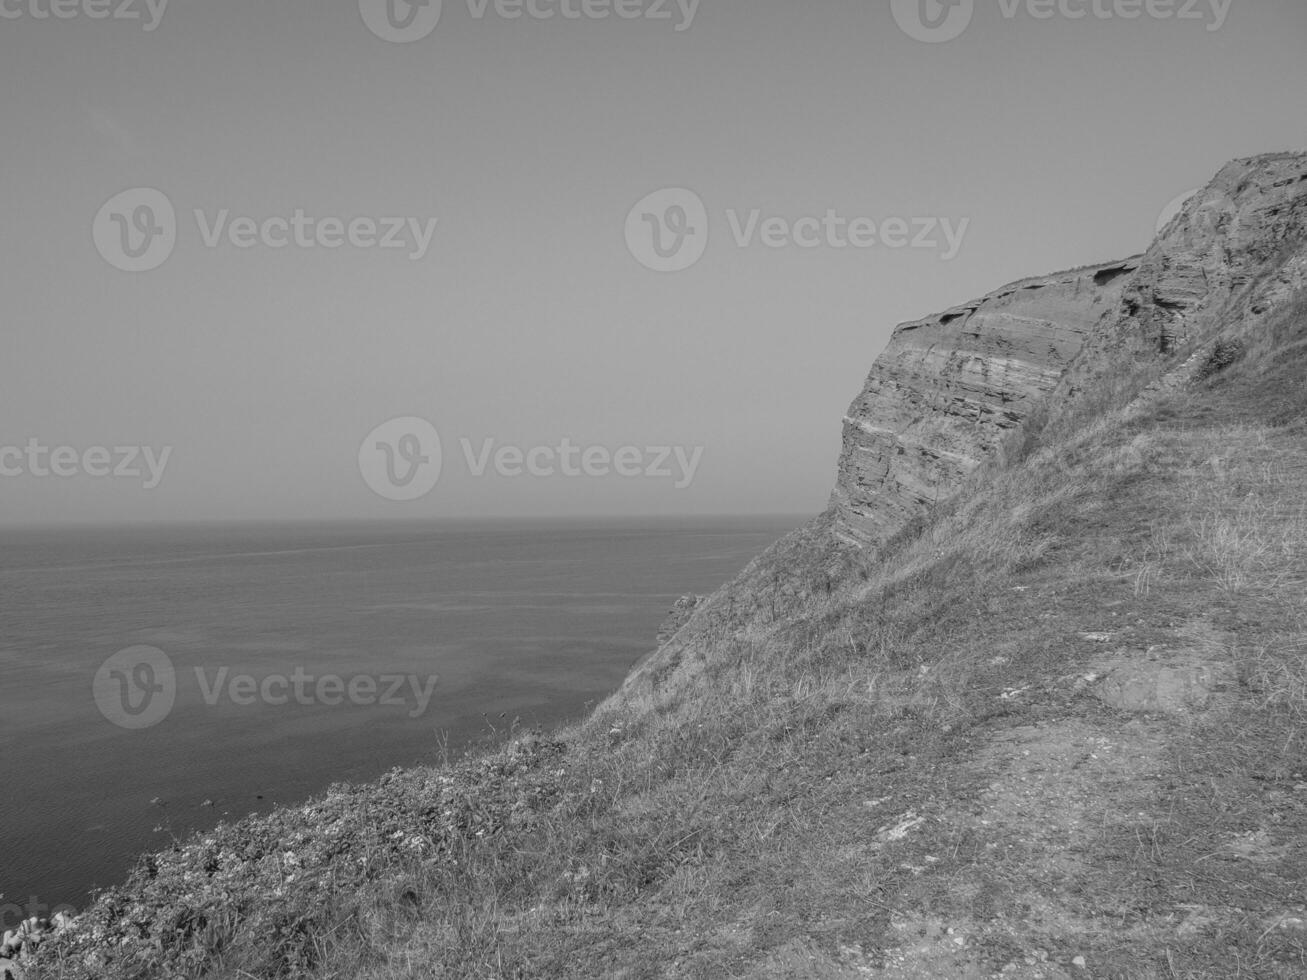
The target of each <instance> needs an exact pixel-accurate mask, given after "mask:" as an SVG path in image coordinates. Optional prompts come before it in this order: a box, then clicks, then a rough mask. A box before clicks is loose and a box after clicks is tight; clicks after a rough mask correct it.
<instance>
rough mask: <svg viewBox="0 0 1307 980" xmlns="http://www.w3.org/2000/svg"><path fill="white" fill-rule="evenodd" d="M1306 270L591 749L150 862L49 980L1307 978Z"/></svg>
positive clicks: (824, 572)
mask: <svg viewBox="0 0 1307 980" xmlns="http://www.w3.org/2000/svg"><path fill="white" fill-rule="evenodd" d="M1173 231H1174V229H1173ZM1300 246H1301V243H1300V242H1283V241H1282V242H1279V243H1278V244H1276V245H1275V248H1274V249H1272V250H1271V251H1270V252H1268V253H1267V254H1266V255H1264V256H1262V259H1261V261H1262V262H1263V265H1264V268H1263V269H1262V271H1261V272H1259V277H1258V278H1257V281H1256V282H1253V281H1251V280H1249V281H1243V282H1238V283H1235V284H1233V286H1232V287H1231V288H1230V289H1228V290H1227V291H1226V292H1225V294H1224V296H1223V298H1222V300H1221V302H1220V303H1219V304H1214V305H1205V304H1199V305H1200V306H1201V309H1202V314H1201V316H1196V317H1195V318H1193V319H1192V320H1188V321H1185V323H1184V327H1185V329H1184V330H1183V331H1180V330H1177V329H1175V326H1176V324H1177V323H1178V321H1175V320H1173V319H1171V320H1167V321H1166V323H1167V324H1168V326H1167V328H1166V330H1167V331H1169V332H1165V336H1166V338H1167V339H1166V342H1165V343H1161V342H1158V343H1150V344H1148V345H1145V347H1146V351H1145V352H1144V353H1141V348H1140V347H1139V346H1138V345H1124V344H1108V343H1105V344H1102V345H1100V348H1099V349H1098V350H1097V351H1096V352H1095V354H1094V357H1095V360H1094V362H1093V364H1092V365H1090V366H1089V367H1088V368H1086V369H1085V370H1082V371H1076V370H1072V371H1070V372H1068V374H1067V376H1066V378H1065V379H1064V382H1063V385H1064V388H1063V390H1062V391H1061V393H1060V394H1059V393H1058V392H1057V391H1055V392H1054V395H1052V396H1050V398H1049V400H1048V402H1047V403H1046V405H1045V407H1044V409H1043V410H1041V411H1039V412H1032V413H1031V414H1030V416H1029V418H1028V420H1027V423H1026V425H1025V426H1024V428H1022V429H1020V430H1018V431H1014V432H1012V433H1010V434H1009V437H1008V438H1007V439H1006V440H1005V441H1004V442H1003V443H1002V445H1001V446H999V447H997V449H996V450H995V451H994V453H993V454H992V455H991V456H990V457H989V458H988V459H987V461H985V462H983V463H982V464H981V465H979V466H978V467H977V468H975V469H974V470H973V471H972V472H971V473H970V474H969V475H968V476H967V477H966V481H965V482H964V483H962V484H961V485H960V487H959V488H958V492H957V493H955V494H954V495H953V496H952V497H951V498H950V499H948V500H947V501H945V502H943V503H941V504H939V505H937V506H936V507H934V508H933V509H932V510H930V511H929V512H927V513H925V514H923V515H921V516H920V517H919V518H918V519H916V520H914V521H912V522H910V523H908V524H906V525H905V526H904V527H903V528H901V529H900V530H899V531H898V533H897V534H895V535H894V536H893V537H892V538H890V539H889V540H887V541H886V542H884V543H883V544H882V545H881V546H880V547H879V548H878V550H877V551H875V552H874V553H873V552H871V551H869V550H864V549H861V548H857V547H851V546H847V545H843V544H841V543H840V541H841V536H840V535H839V533H838V531H839V529H838V528H837V527H836V526H835V524H836V521H837V520H838V517H837V515H835V514H834V513H832V514H828V515H825V516H823V517H822V518H819V519H817V520H815V521H814V522H813V523H812V524H811V525H809V526H808V527H807V528H805V529H803V530H802V531H801V532H799V533H796V534H794V535H791V536H790V537H788V538H787V539H785V540H784V541H782V542H780V543H778V544H777V545H776V546H775V547H773V548H772V549H771V550H770V551H769V552H768V553H767V554H765V555H763V556H762V557H761V558H759V559H758V560H757V561H756V562H754V563H753V564H752V565H751V566H750V567H749V568H748V569H747V570H746V571H745V573H744V574H743V575H742V576H741V577H740V578H739V579H738V580H736V581H735V582H733V583H731V584H730V585H728V586H726V587H725V588H723V589H722V590H721V591H720V592H718V593H717V594H716V595H714V596H712V597H710V598H709V599H707V600H706V601H705V602H703V603H702V604H701V605H700V606H699V607H698V608H697V609H696V610H695V612H694V614H693V616H691V617H690V619H689V621H688V622H687V623H686V624H685V625H684V626H683V627H682V628H681V629H680V630H679V631H678V632H677V633H676V634H675V635H674V636H673V637H672V638H671V639H670V640H669V641H668V643H667V644H665V645H664V647H663V648H662V649H661V650H660V651H659V652H658V654H656V655H655V656H653V657H651V658H649V659H648V660H647V661H646V662H645V663H644V664H643V665H642V666H641V668H640V669H639V670H638V671H637V672H636V673H635V674H634V675H633V676H632V678H631V679H630V681H629V682H628V683H627V685H626V686H625V687H624V688H623V689H622V690H621V691H620V692H618V693H617V694H616V695H615V696H614V697H613V698H612V699H610V700H609V701H608V702H607V703H605V704H604V705H602V706H601V707H600V709H599V710H598V711H597V712H596V713H595V714H594V715H593V716H592V717H591V718H590V719H589V720H588V721H587V722H586V723H585V724H583V725H580V726H578V727H576V728H574V729H571V730H568V731H564V732H560V733H556V734H553V735H551V736H548V737H542V736H540V735H528V736H525V737H521V738H518V739H517V740H515V741H514V743H513V744H512V745H511V746H509V747H508V748H506V749H505V750H503V751H501V752H498V753H494V754H491V755H488V756H485V757H482V758H475V759H467V760H462V761H460V762H457V763H455V764H453V765H451V766H448V767H445V768H440V769H431V770H423V771H406V772H396V773H394V774H392V775H391V776H389V777H387V778H386V779H384V780H382V781H381V782H379V783H378V784H376V785H371V786H365V787H352V788H351V787H340V788H338V789H336V790H334V791H332V792H331V793H330V794H328V796H326V797H325V798H323V799H322V800H319V801H315V802H314V803H312V804H310V805H308V806H305V807H302V808H297V809H294V810H287V811H282V812H279V813H277V814H273V815H271V816H268V817H258V818H251V819H250V820H247V821H244V822H242V823H240V824H236V825H229V826H224V827H220V828H218V829H217V830H215V831H213V832H211V833H209V834H206V835H203V836H202V837H199V838H196V839H194V840H192V841H188V842H185V843H184V844H182V845H179V846H178V847H177V848H176V849H174V850H173V851H172V852H169V853H165V854H160V855H156V856H153V857H151V858H149V859H146V860H145V861H143V862H142V865H141V867H140V868H139V869H138V871H137V872H136V873H135V875H134V876H133V878H132V880H131V881H130V882H128V883H127V884H126V885H125V886H123V887H122V888H120V889H115V890H114V891H112V892H110V893H108V894H106V895H104V896H103V897H102V898H101V900H100V901H99V902H98V903H97V905H96V906H95V907H94V908H92V909H91V910H90V911H88V912H87V913H86V914H84V915H83V916H82V917H80V919H79V920H78V921H77V923H76V924H75V925H73V926H71V927H69V928H67V929H65V930H63V931H62V932H60V933H59V934H58V935H57V936H55V937H54V938H51V939H48V940H47V941H46V942H45V943H44V945H43V946H42V947H41V949H40V955H39V962H38V964H37V965H35V966H34V967H33V968H32V969H31V975H32V976H39V977H42V978H45V977H49V978H55V977H59V978H64V977H67V978H74V977H77V978H81V977H91V976H94V977H101V976H106V977H155V976H167V977H195V978H200V977H212V978H219V977H221V978H236V977H272V976H306V977H314V978H320V980H327V978H342V980H343V978H370V980H383V978H386V980H394V978H416V977H483V978H492V977H493V978H510V977H513V978H515V977H555V976H556V977H596V978H597V977H627V978H655V977H689V978H705V980H707V978H713V980H716V978H721V977H777V978H782V977H785V978H791V977H799V978H814V980H815V978H854V977H879V976H883V977H909V978H923V980H925V978H930V980H939V978H954V977H959V978H971V977H986V976H991V975H1003V976H1011V977H1021V978H1036V977H1040V978H1049V980H1051V978H1080V977H1118V978H1132V980H1145V978H1159V980H1160V978H1165V980H1173V978H1187V980H1198V978H1210V980H1226V978H1231V977H1249V978H1253V977H1259V978H1260V977H1267V978H1290V977H1301V976H1304V975H1307V945H1305V944H1307V749H1305V748H1304V739H1307V660H1305V659H1304V657H1305V656H1307V605H1305V604H1304V600H1303V595H1304V588H1305V587H1307V498H1304V495H1303V487H1304V486H1305V485H1307V293H1304V292H1303V291H1302V290H1301V282H1302V266H1303V253H1302V250H1301V247H1300ZM1147 261H1148V260H1145V264H1147ZM1171 268H1173V266H1167V269H1171ZM1163 271H1164V272H1165V271H1166V270H1163ZM1163 278H1164V277H1163ZM1154 281H1160V280H1154ZM1250 290H1251V291H1250ZM1295 290H1296V291H1295ZM1162 299H1163V301H1164V303H1169V302H1171V300H1170V299H1167V298H1166V297H1165V296H1163V297H1162ZM1200 299H1201V298H1200ZM1129 301H1131V300H1130V299H1129V297H1128V296H1127V299H1126V300H1123V302H1129ZM1252 307H1256V309H1255V310H1254V309H1252ZM1198 308H1199V307H1198V306H1195V307H1194V309H1198ZM1140 309H1143V307H1142V305H1141V307H1140ZM1158 309H1161V310H1163V311H1164V312H1165V310H1166V309H1167V308H1166V307H1165V306H1162V307H1158ZM1141 315H1142V314H1141ZM1168 316H1169V314H1168Z"/></svg>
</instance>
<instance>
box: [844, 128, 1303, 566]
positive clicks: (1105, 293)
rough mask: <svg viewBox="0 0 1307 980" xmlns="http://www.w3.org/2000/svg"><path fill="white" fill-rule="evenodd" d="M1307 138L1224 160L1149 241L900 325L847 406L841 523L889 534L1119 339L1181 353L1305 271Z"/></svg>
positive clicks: (868, 539)
mask: <svg viewBox="0 0 1307 980" xmlns="http://www.w3.org/2000/svg"><path fill="white" fill-rule="evenodd" d="M1304 241H1307V153H1284V154H1271V155H1268V156H1263V157H1257V158H1255V159H1252V160H1242V161H1237V162H1235V163H1232V164H1230V165H1229V166H1227V167H1225V168H1224V169H1223V170H1222V171H1221V173H1220V174H1218V175H1217V177H1216V179H1215V180H1213V181H1212V183H1211V184H1209V185H1208V186H1207V187H1206V188H1205V189H1204V190H1203V191H1201V192H1200V193H1199V194H1197V195H1196V196H1195V197H1194V198H1193V199H1191V200H1190V201H1189V203H1188V205H1187V206H1186V207H1185V209H1184V211H1183V212H1182V213H1181V214H1180V215H1178V216H1177V217H1176V218H1175V219H1174V220H1173V221H1172V222H1171V223H1170V224H1169V225H1168V226H1167V228H1166V229H1164V230H1163V232H1162V234H1161V235H1160V236H1159V237H1158V239H1157V240H1156V241H1155V242H1154V243H1153V246H1152V247H1151V248H1150V249H1149V250H1148V252H1147V253H1145V254H1144V255H1143V256H1139V257H1135V258H1132V259H1127V260H1123V261H1120V262H1112V263H1107V264H1103V265H1096V266H1090V267H1087V268H1084V269H1077V270H1074V271H1071V272H1065V273H1058V274H1055V275H1050V276H1043V277H1040V278H1036V279H1027V280H1023V281H1021V282H1017V283H1013V284H1012V285H1009V286H1005V287H1003V288H1002V289H1000V290H997V291H996V292H993V293H990V294H989V295H988V296H985V297H983V298H981V299H978V300H975V301H973V302H970V303H965V304H963V305H961V306H957V307H954V308H953V309H950V310H947V311H945V312H944V313H942V314H939V315H937V316H933V317H928V318H926V319H924V320H918V321H915V322H912V323H905V324H903V325H902V326H900V327H899V328H898V329H897V330H896V331H895V332H894V335H893V338H892V339H891V341H890V343H889V346H888V347H887V348H886V350H885V352H884V353H883V354H882V355H881V356H880V358H878V359H877V361H876V363H875V364H874V365H873V367H872V370H871V374H870V376H869V377H868V379H867V383H866V385H865V387H864V388H863V390H862V393H861V394H860V395H859V396H858V398H857V399H856V400H855V401H854V402H853V404H852V406H851V407H850V409H849V412H848V414H847V416H846V417H845V419H844V448H843V452H842V453H841V456H840V464H839V477H838V481H837V483H836V487H835V490H834V492H833V494H832V497H831V507H832V510H833V512H834V514H833V516H834V523H833V529H834V532H835V534H836V535H837V536H838V537H840V538H841V539H843V540H844V541H846V542H848V543H852V544H857V545H860V546H870V547H875V546H877V545H878V544H881V543H883V542H885V541H886V540H888V539H889V538H890V537H892V536H893V535H894V534H895V533H896V532H897V531H899V530H900V529H901V528H903V527H904V526H905V525H907V524H908V523H909V522H911V521H912V520H913V519H914V518H915V517H918V516H920V515H922V514H924V512H925V511H926V510H927V509H929V508H930V507H931V506H932V505H933V504H934V503H936V502H937V501H939V500H943V499H946V498H947V497H949V496H950V495H952V493H953V492H954V491H955V490H956V489H957V488H958V486H959V485H960V483H961V482H962V480H963V479H965V478H966V477H967V475H968V474H970V473H971V472H972V471H974V470H975V469H976V468H977V467H978V466H979V465H980V464H981V463H982V462H983V461H984V460H985V459H987V458H988V457H990V456H992V455H993V454H994V453H995V452H996V451H997V450H998V448H999V446H1000V445H1001V443H1002V442H1003V440H1004V438H1005V437H1006V436H1007V435H1008V434H1010V433H1012V432H1014V431H1016V430H1018V429H1019V428H1020V427H1021V426H1022V424H1023V423H1024V422H1025V421H1026V420H1027V419H1028V418H1029V417H1030V415H1031V413H1032V412H1034V411H1035V410H1036V409H1038V408H1040V407H1041V406H1050V405H1052V406H1055V405H1056V404H1057V403H1058V402H1059V401H1060V400H1061V399H1063V398H1072V397H1074V396H1075V395H1076V394H1077V393H1078V392H1079V391H1082V390H1084V388H1085V386H1086V385H1087V384H1088V383H1089V381H1090V379H1091V378H1092V377H1093V376H1094V375H1095V374H1096V373H1100V372H1101V371H1102V370H1103V369H1104V366H1105V365H1106V364H1107V363H1108V362H1109V361H1116V360H1117V358H1118V357H1119V356H1120V355H1129V356H1147V355H1149V354H1152V355H1173V354H1176V353H1179V352H1183V351H1184V350H1185V349H1187V348H1188V347H1192V346H1194V345H1195V344H1198V343H1201V341H1202V340H1203V338H1204V337H1205V336H1207V335H1208V334H1209V333H1210V332H1211V331H1212V330H1214V329H1215V328H1216V327H1217V326H1218V325H1219V324H1220V323H1221V322H1227V321H1228V320H1229V319H1230V316H1231V314H1234V315H1237V316H1242V317H1244V318H1256V317H1258V316H1260V315H1262V314H1264V313H1265V312H1267V311H1268V310H1269V309H1271V308H1273V307H1274V306H1275V304H1276V303H1277V301H1278V299H1279V298H1283V296H1285V295H1287V294H1288V293H1289V292H1290V291H1291V290H1292V289H1293V288H1294V287H1295V286H1297V285H1299V284H1301V282H1302V281H1303V275H1304V270H1303V269H1302V268H1301V267H1300V266H1301V262H1300V261H1299V260H1295V261H1292V262H1290V263H1289V264H1288V265H1286V264H1285V259H1286V257H1287V256H1289V255H1290V254H1291V253H1292V251H1293V250H1294V249H1300V248H1301V246H1302V244H1303V243H1304Z"/></svg>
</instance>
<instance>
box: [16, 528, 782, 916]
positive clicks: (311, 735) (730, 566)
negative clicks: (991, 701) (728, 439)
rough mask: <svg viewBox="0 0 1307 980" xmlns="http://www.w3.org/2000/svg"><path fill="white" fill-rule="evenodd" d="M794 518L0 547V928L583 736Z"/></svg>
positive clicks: (151, 533)
mask: <svg viewBox="0 0 1307 980" xmlns="http://www.w3.org/2000/svg"><path fill="white" fill-rule="evenodd" d="M800 523H801V518H797V517H790V518H785V517H750V518H732V519H721V518H715V519H710V518H696V519H656V520H655V519H650V520H640V521H631V520H607V521H604V520H588V521H580V520H567V521H548V522H545V521H535V522H525V521H516V522H505V521H496V522H490V521H485V522H448V523H439V522H438V523H421V524H418V523H412V524H406V523H371V524H367V523H357V524H350V523H336V524H281V525H278V524H248V525H205V526H173V525H166V526H165V525H158V526H150V527H119V528H110V527H104V528H76V529H60V530H50V529H41V530H38V529H21V530H5V529H0V920H2V921H0V926H2V927H3V928H6V929H8V928H13V927H14V926H15V925H16V924H17V921H18V920H19V919H20V918H26V917H27V916H28V915H33V914H39V915H48V914H49V913H50V911H51V910H55V909H70V910H77V909H80V908H84V907H85V906H86V904H87V903H88V901H89V897H90V896H91V894H93V892H94V891H95V890H97V889H100V888H104V887H107V886H111V885H114V884H117V883H119V882H121V881H123V880H124V879H125V877H126V875H127V874H128V872H129V871H130V870H131V868H132V867H133V865H135V863H136V862H137V860H138V859H139V857H140V855H142V854H143V853H146V852H149V851H156V850H162V849H166V848H167V847H169V846H170V845H171V844H172V843H173V841H175V840H177V839H180V838H183V837H184V836H186V835H187V834H188V833H190V832H192V831H195V830H203V829H204V828H206V827H211V826H214V825H216V824H217V823H218V822H219V821H224V820H226V821H231V820H236V819H239V818H240V817H243V816H245V815H246V814H249V813H254V812H261V811H267V810H269V809H270V808H272V807H275V806H277V805H283V804H294V803H296V802H299V801H303V800H306V799H308V798H310V797H311V796H313V795H314V794H317V793H320V792H322V791H323V790H325V789H326V788H327V787H328V786H330V785H332V784H333V783H337V782H359V781H365V780H369V779H373V778H375V777H377V776H379V775H380V774H382V773H384V772H386V771H387V770H389V769H392V768H394V767H396V766H411V765H421V764H438V763H440V762H441V761H442V760H444V759H450V758H457V757H458V756H460V755H461V754H462V753H463V752H465V751H468V750H469V749H471V750H475V749H476V748H478V747H484V746H486V745H489V744H493V743H495V742H498V741H501V740H503V739H504V738H506V737H509V736H511V735H512V734H513V733H514V732H521V731H525V730H529V729H533V728H544V729H548V728H551V727H554V726H557V725H559V724H561V723H564V722H567V721H569V720H575V719H578V718H581V717H583V716H584V714H585V712H586V711H587V710H588V709H589V708H590V707H591V706H593V705H594V704H595V703H596V702H598V701H600V700H602V699H603V698H604V697H606V696H607V695H608V694H610V693H612V692H613V691H614V690H616V689H617V688H618V686H619V685H620V684H621V682H622V680H623V678H624V677H625V676H626V674H627V672H628V671H629V670H630V669H631V667H632V666H633V665H634V664H635V663H636V662H637V661H638V660H639V659H640V658H641V657H642V656H644V655H646V654H647V653H648V652H649V651H650V650H651V649H652V648H653V647H654V645H655V642H654V637H655V634H656V632H657V629H658V626H659V624H660V623H661V622H662V621H663V619H664V618H665V617H666V615H667V612H668V610H669V609H670V607H671V605H672V603H673V602H674V601H675V600H676V598H677V597H678V596H680V595H682V594H685V593H707V592H710V591H712V590H713V589H714V588H716V587H717V586H718V585H720V584H721V583H722V582H724V581H726V580H727V579H729V578H730V577H731V576H732V575H733V574H734V573H735V572H736V571H738V570H739V569H741V568H743V567H744V565H746V564H747V563H748V562H749V560H750V559H752V558H753V557H754V556H755V555H757V554H758V553H760V552H761V551H762V550H763V549H764V548H766V546H767V545H769V544H770V543H771V542H772V541H774V540H775V539H776V538H778V537H779V536H781V535H782V534H784V533H785V532H786V531H788V530H791V529H792V528H794V527H796V526H798V525H799V524H800Z"/></svg>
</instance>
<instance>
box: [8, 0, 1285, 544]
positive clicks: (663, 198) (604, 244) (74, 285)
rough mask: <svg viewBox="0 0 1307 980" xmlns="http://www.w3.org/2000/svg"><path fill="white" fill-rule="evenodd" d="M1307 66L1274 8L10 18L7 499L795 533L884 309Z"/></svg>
mask: <svg viewBox="0 0 1307 980" xmlns="http://www.w3.org/2000/svg"><path fill="white" fill-rule="evenodd" d="M619 13H620V14H621V15H622V16H619ZM550 14H552V16H548V15H550ZM605 14H606V15H607V16H603V15H605ZM1304 50H1307V4H1304V3H1302V2H1301V0H1174V2H1172V0H1147V2H1146V3H1145V0H975V3H974V4H973V3H971V2H970V0H951V5H947V4H941V3H940V2H939V0H880V2H877V0H807V2H802V3H800V2H787V3H781V2H776V0H700V2H694V0H679V2H678V0H666V2H664V0H531V2H530V3H527V2H525V0H498V2H496V0H444V2H443V4H442V3H439V2H437V0H428V2H427V3H425V4H423V5H417V6H409V4H408V3H406V2H405V0H279V2H277V3H268V2H266V0H264V2H255V0H223V2H214V0H210V2H200V0H171V2H167V3H165V2H164V0H149V2H148V3H147V0H0V85H2V86H3V91H4V92H5V97H4V99H3V100H0V123H2V128H0V133H3V144H2V145H3V149H2V150H0V171H2V173H3V180H2V181H0V214H3V223H2V224H0V269H2V270H3V271H2V272H0V282H2V283H3V288H2V289H0V523H4V524H52V523H53V524H79V523H87V522H139V521H211V520H264V519H267V520H287V519H305V520H335V519H391V518H393V519H427V518H464V517H466V518H472V517H477V518H479V517H524V518H525V517H532V518H534V517H552V516H601V515H602V516H608V515H613V516H617V515H692V514H755V513H757V514H760V513H816V512H818V511H819V510H821V509H822V508H823V507H824V506H825V504H826V500H827V497H828V495H829V492H830V489H831V486H832V484H833V482H834V477H835V469H836V461H837V459H838V455H839V450H840V435H841V417H842V415H843V413H844V412H845V410H846V409H847V407H848V405H849V403H850V402H851V401H852V400H853V398H854V397H855V396H856V395H857V393H858V391H859V389H860V387H861V385H862V383H863V381H864V379H865V377H866V374H867V371H868V369H869V367H870V365H871V363H872V362H873V360H874V359H875V358H876V356H877V355H878V354H879V353H880V352H881V350H882V349H883V348H884V346H885V344H886V342H887V341H888V339H889V336H890V333H891V331H892V329H893V327H894V325H895V324H896V323H899V322H901V321H904V320H908V319H915V318H917V317H921V316H925V315H928V314H930V313H932V312H934V311H938V310H941V309H944V308H947V307H949V306H951V305H953V304H955V303H958V302H961V301H964V300H966V299H969V298H972V297H974V296H978V295H981V294H983V293H986V292H988V291H989V290H991V289H994V288H996V287H998V286H1000V285H1002V284H1004V283H1006V282H1008V281H1011V280H1013V279H1017V278H1020V277H1023V276H1026V275H1034V274H1039V273H1044V272H1050V271H1054V270H1057V269H1061V268H1068V267H1073V266H1078V265H1082V264H1085V263H1089V262H1095V261H1100V260H1107V259H1112V258H1117V257H1124V256H1127V255H1131V254H1134V253H1137V252H1141V251H1143V250H1144V249H1145V248H1146V247H1147V245H1148V243H1149V241H1150V239H1151V237H1152V236H1153V234H1154V230H1155V226H1156V223H1157V219H1158V216H1159V215H1160V214H1161V213H1162V212H1163V211H1164V210H1165V209H1166V207H1167V205H1168V204H1169V203H1171V202H1172V201H1173V200H1174V199H1175V198H1176V197H1177V196H1179V195H1182V194H1184V193H1185V192H1187V191H1189V190H1192V189H1193V188H1195V187H1197V186H1199V185H1201V184H1203V183H1205V182H1206V181H1207V180H1208V179H1210V178H1211V176H1212V175H1213V174H1214V173H1215V172H1216V170H1217V169H1218V168H1219V167H1220V166H1221V165H1222V164H1224V163H1225V162H1226V161H1228V160H1230V159H1232V158H1236V157H1246V156H1251V155H1255V154H1258V153H1261V152H1267V151H1272V150H1282V149H1291V148H1300V147H1304V146H1307V118H1305V114H1304V103H1303V92H1304V91H1307V57H1304Z"/></svg>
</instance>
